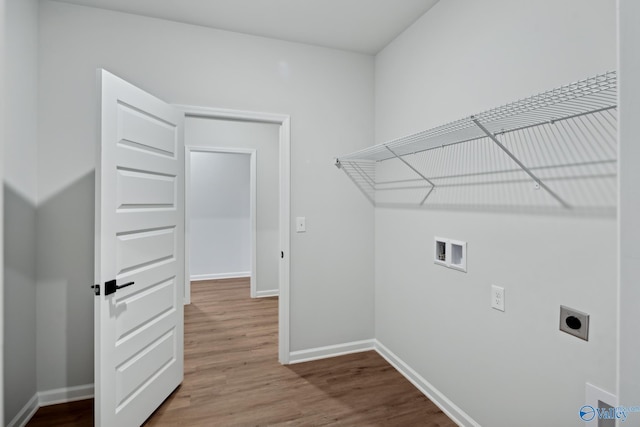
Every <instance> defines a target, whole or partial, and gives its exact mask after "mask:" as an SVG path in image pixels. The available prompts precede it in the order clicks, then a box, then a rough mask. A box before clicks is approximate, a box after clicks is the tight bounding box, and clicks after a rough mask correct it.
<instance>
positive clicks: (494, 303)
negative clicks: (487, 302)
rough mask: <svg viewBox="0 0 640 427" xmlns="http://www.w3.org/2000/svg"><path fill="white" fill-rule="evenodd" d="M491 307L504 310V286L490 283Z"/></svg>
mask: <svg viewBox="0 0 640 427" xmlns="http://www.w3.org/2000/svg"><path fill="white" fill-rule="evenodd" d="M491 307H492V308H495V309H496V310H500V311H504V288H502V287H500V286H496V285H491Z"/></svg>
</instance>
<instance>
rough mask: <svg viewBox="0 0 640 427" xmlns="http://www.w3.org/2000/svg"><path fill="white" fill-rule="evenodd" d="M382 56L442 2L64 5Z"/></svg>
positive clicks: (145, 0) (108, 1)
mask: <svg viewBox="0 0 640 427" xmlns="http://www.w3.org/2000/svg"><path fill="white" fill-rule="evenodd" d="M58 1H63V2H65V3H73V4H79V5H85V6H91V7H97V8H102V9H109V10H115V11H120V12H126V13H133V14H136V15H143V16H149V17H154V18H161V19H168V20H172V21H177V22H183V23H187V24H194V25H201V26H205V27H211V28H218V29H222V30H228V31H234V32H238V33H245V34H251V35H256V36H262V37H270V38H275V39H280V40H287V41H292V42H299V43H307V44H312V45H318V46H325V47H330V48H335V49H343V50H349V51H355V52H361V53H367V54H376V53H378V52H379V51H380V50H382V49H383V48H384V47H385V46H386V45H388V44H389V43H390V42H391V41H392V40H393V39H395V38H396V37H397V36H398V35H399V34H400V33H402V32H403V31H404V30H405V29H406V28H407V27H409V26H410V25H411V24H413V23H414V22H415V21H416V20H417V19H418V18H419V17H420V16H422V15H423V14H424V13H425V12H427V11H428V10H429V9H430V8H431V7H432V6H433V5H434V4H436V3H437V2H438V0H58Z"/></svg>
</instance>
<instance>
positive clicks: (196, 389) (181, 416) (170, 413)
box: [28, 280, 455, 427]
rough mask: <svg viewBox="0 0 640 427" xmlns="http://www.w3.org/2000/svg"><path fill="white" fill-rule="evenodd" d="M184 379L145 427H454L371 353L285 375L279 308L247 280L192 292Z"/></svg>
mask: <svg viewBox="0 0 640 427" xmlns="http://www.w3.org/2000/svg"><path fill="white" fill-rule="evenodd" d="M191 289H192V304H191V305H189V306H185V378H184V382H183V383H182V385H181V386H180V387H179V388H178V389H177V390H176V391H175V392H174V393H173V394H172V395H171V396H170V397H169V398H168V399H167V400H166V401H165V402H164V403H163V405H162V406H161V407H160V408H158V410H157V411H156V412H155V413H154V414H153V415H152V416H151V417H150V418H149V419H148V420H147V422H146V424H145V425H146V426H150V427H151V426H190V427H191V426H193V427H198V426H273V425H276V426H277V425H281V426H284V425H295V426H298V425H304V426H322V425H345V426H432V427H451V426H455V423H453V422H452V421H451V420H450V419H449V418H447V416H446V415H445V414H444V413H443V412H442V411H440V410H439V409H438V407H436V406H435V405H434V404H433V403H431V402H430V401H429V400H428V399H427V398H426V397H425V396H424V395H423V394H422V393H420V392H419V391H418V390H417V389H416V388H415V387H413V385H411V384H410V383H409V382H408V381H407V380H406V379H405V378H404V377H402V375H400V374H399V373H398V372H396V371H395V369H393V368H392V367H391V366H390V365H389V364H388V363H387V362H386V361H385V360H384V359H383V358H382V357H380V356H379V355H378V354H377V353H375V352H373V351H370V352H365V353H358V354H351V355H346V356H340V357H336V358H332V359H326V360H319V361H313V362H307V363H300V364H296V365H289V366H282V365H280V364H279V363H278V360H277V354H278V350H277V336H278V331H277V327H278V318H277V316H278V313H277V311H278V299H277V298H263V299H251V298H249V283H248V280H219V281H211V282H195V283H193V284H192V287H191ZM91 407H92V401H91V400H89V401H81V402H74V403H71V404H64V405H55V406H49V407H45V408H41V409H40V410H38V412H37V414H36V415H35V416H34V418H33V419H32V420H31V422H30V423H29V424H28V426H34V427H35V426H52V425H55V426H90V425H92V417H93V415H92V408H91Z"/></svg>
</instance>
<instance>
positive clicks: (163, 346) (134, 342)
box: [95, 71, 184, 427]
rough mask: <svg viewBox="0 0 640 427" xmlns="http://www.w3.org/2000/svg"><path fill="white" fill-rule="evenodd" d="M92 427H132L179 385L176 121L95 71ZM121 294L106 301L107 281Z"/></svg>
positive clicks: (180, 171) (179, 123) (179, 130)
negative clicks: (97, 143)
mask: <svg viewBox="0 0 640 427" xmlns="http://www.w3.org/2000/svg"><path fill="white" fill-rule="evenodd" d="M101 82H102V91H101V95H102V101H101V108H102V110H101V148H100V159H99V162H98V167H97V172H96V283H99V284H100V285H101V289H100V295H96V298H95V340H96V342H95V349H96V350H95V357H96V362H95V376H96V380H95V382H96V412H95V416H96V419H95V421H96V425H97V426H105V427H106V426H116V425H117V426H136V425H140V424H141V423H143V422H144V420H146V419H147V418H148V417H149V415H151V413H153V411H154V410H155V409H156V408H157V407H158V406H159V405H160V404H161V403H162V402H163V401H164V399H165V398H166V397H167V396H169V394H170V393H171V392H172V391H173V390H174V389H175V388H176V387H177V386H178V385H179V384H180V382H181V381H182V377H183V365H184V364H183V345H184V344H183V335H184V332H183V331H184V319H183V301H182V299H183V287H184V256H183V254H184V194H183V191H184V190H183V189H184V184H183V182H184V181H183V180H184V161H183V151H184V150H183V149H182V148H180V147H182V146H183V141H182V135H183V121H184V118H183V115H182V113H180V112H179V111H177V110H175V109H174V108H173V107H171V106H170V105H168V104H166V103H164V102H162V101H160V100H159V99H157V98H155V97H153V96H151V95H149V94H147V93H145V92H143V91H142V90H140V89H138V88H136V87H134V86H132V85H130V84H129V83H127V82H125V81H123V80H121V79H119V78H117V77H115V76H113V75H112V74H109V73H108V72H106V71H102V72H101ZM114 279H115V280H116V283H117V285H119V286H122V285H126V287H122V288H120V289H118V290H117V291H116V292H115V293H112V294H110V295H105V290H106V288H105V286H104V284H105V282H107V281H110V280H114Z"/></svg>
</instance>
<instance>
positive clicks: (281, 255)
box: [280, 251, 284, 259]
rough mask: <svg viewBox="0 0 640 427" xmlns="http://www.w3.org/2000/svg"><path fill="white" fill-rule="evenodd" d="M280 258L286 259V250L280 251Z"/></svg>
mask: <svg viewBox="0 0 640 427" xmlns="http://www.w3.org/2000/svg"><path fill="white" fill-rule="evenodd" d="M280 258H282V259H284V251H280Z"/></svg>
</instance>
